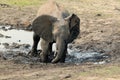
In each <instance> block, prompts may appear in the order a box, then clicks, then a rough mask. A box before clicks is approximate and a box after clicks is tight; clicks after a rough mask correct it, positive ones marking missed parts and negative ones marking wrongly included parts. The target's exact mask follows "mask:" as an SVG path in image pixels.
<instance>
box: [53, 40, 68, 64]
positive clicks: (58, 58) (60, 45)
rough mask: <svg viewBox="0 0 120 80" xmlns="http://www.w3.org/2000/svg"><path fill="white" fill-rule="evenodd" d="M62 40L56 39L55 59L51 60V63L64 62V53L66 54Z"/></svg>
mask: <svg viewBox="0 0 120 80" xmlns="http://www.w3.org/2000/svg"><path fill="white" fill-rule="evenodd" d="M61 39H62V38H58V39H57V42H56V47H57V54H56V57H55V58H54V59H53V60H52V63H57V62H61V63H64V62H65V58H66V53H67V43H66V42H65V41H64V40H61Z"/></svg>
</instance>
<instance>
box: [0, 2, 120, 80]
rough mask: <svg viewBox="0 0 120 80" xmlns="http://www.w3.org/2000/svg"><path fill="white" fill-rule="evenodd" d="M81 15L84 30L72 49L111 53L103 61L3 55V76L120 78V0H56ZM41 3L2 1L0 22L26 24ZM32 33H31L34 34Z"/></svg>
mask: <svg viewBox="0 0 120 80" xmlns="http://www.w3.org/2000/svg"><path fill="white" fill-rule="evenodd" d="M56 1H57V2H58V3H59V4H62V5H64V7H65V8H67V9H68V10H69V12H71V13H75V14H77V15H78V16H79V17H80V19H81V25H80V30H81V33H80V35H79V36H78V38H77V39H76V40H75V41H74V42H73V44H72V46H70V48H71V49H74V48H77V49H79V50H80V51H81V52H99V53H105V54H109V55H110V56H111V57H110V62H109V63H107V64H103V65H99V64H98V65H95V64H94V65H93V64H91V63H82V64H78V65H77V64H66V63H65V64H50V63H49V64H43V63H41V64H17V63H14V62H13V61H9V60H3V58H2V57H1V56H0V80H119V79H120V1H119V0H109V1H108V0H56ZM38 9H39V5H36V6H35V5H32V6H25V7H18V6H14V5H9V6H6V5H0V25H3V26H5V25H11V26H13V27H17V28H25V27H26V26H28V24H29V23H31V22H32V20H33V19H34V17H35V16H36V13H37V10H38ZM31 36H32V35H31Z"/></svg>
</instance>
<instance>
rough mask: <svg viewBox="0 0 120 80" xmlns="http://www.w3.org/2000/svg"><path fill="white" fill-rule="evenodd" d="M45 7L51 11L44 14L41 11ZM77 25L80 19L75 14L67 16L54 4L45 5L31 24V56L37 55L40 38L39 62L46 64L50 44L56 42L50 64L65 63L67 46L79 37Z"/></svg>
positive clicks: (50, 51) (50, 48) (65, 12)
mask: <svg viewBox="0 0 120 80" xmlns="http://www.w3.org/2000/svg"><path fill="white" fill-rule="evenodd" d="M46 5H47V7H51V9H50V10H47V11H48V12H47V11H45V12H46V13H44V11H43V12H42V10H45V8H46ZM50 5H52V6H50ZM51 12H52V13H51ZM79 25H80V19H79V18H78V16H76V15H75V14H72V15H69V13H68V12H67V11H65V10H63V9H62V8H61V7H60V6H59V5H58V4H57V3H55V2H51V3H49V4H45V7H44V6H42V9H40V10H39V11H38V14H37V18H36V19H35V20H34V21H33V23H32V29H33V31H34V36H33V46H32V50H31V55H32V56H36V55H37V45H38V42H39V40H40V38H41V50H42V52H41V54H40V58H41V61H42V62H48V60H49V59H48V55H49V54H51V53H52V44H53V43H55V42H56V52H55V54H56V56H55V58H54V59H53V60H52V61H51V62H52V63H57V62H62V63H63V62H65V57H66V53H67V45H68V43H71V42H72V41H73V40H74V39H76V38H77V36H78V35H79V30H80V29H79Z"/></svg>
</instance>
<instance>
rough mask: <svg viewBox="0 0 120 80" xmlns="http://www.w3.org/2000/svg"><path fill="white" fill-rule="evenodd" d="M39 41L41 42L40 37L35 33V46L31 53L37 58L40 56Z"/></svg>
mask: <svg viewBox="0 0 120 80" xmlns="http://www.w3.org/2000/svg"><path fill="white" fill-rule="evenodd" d="M39 40H40V37H39V36H38V35H36V34H35V33H34V35H33V46H32V50H31V51H30V54H31V56H34V57H36V56H37V55H38V54H37V46H38V42H39Z"/></svg>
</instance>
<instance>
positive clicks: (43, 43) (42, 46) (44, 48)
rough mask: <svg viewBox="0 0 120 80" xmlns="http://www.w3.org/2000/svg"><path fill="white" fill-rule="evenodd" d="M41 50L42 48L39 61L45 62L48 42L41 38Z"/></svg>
mask: <svg viewBox="0 0 120 80" xmlns="http://www.w3.org/2000/svg"><path fill="white" fill-rule="evenodd" d="M41 50H42V52H41V54H40V59H41V62H47V60H48V54H49V42H47V41H45V40H44V39H41Z"/></svg>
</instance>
